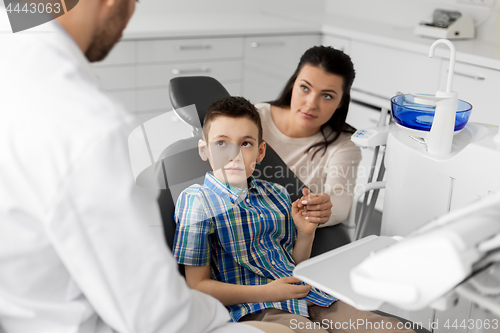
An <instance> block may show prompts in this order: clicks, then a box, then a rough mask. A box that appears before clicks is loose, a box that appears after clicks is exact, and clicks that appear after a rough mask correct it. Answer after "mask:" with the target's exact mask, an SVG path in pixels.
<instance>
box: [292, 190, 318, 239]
mask: <svg viewBox="0 0 500 333" xmlns="http://www.w3.org/2000/svg"><path fill="white" fill-rule="evenodd" d="M302 200H303V199H297V200H295V202H294V203H293V204H292V218H293V223H295V226H296V227H297V229H298V231H299V233H302V234H305V235H308V236H312V235H314V233H315V232H316V228H317V227H318V223H316V222H312V221H310V220H309V216H307V215H306V214H307V210H306V207H307V206H302V208H299V203H300V202H301V201H302ZM304 213H306V214H304Z"/></svg>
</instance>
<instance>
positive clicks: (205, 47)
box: [175, 44, 212, 51]
mask: <svg viewBox="0 0 500 333" xmlns="http://www.w3.org/2000/svg"><path fill="white" fill-rule="evenodd" d="M211 48H212V45H209V44H205V45H176V46H175V50H176V51H191V50H209V49H211Z"/></svg>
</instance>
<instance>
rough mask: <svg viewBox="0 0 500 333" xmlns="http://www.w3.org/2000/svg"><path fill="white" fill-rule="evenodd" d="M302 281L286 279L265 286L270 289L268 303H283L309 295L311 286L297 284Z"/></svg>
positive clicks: (292, 278) (291, 278)
mask: <svg viewBox="0 0 500 333" xmlns="http://www.w3.org/2000/svg"><path fill="white" fill-rule="evenodd" d="M300 282H302V281H301V280H299V279H297V278H294V277H291V276H290V277H284V278H281V279H277V280H274V281H273V282H269V283H268V284H266V285H265V287H266V288H267V289H268V290H267V293H268V296H269V301H268V302H282V301H286V300H289V299H295V298H304V297H306V296H307V294H309V290H310V289H311V286H310V285H303V284H295V283H300Z"/></svg>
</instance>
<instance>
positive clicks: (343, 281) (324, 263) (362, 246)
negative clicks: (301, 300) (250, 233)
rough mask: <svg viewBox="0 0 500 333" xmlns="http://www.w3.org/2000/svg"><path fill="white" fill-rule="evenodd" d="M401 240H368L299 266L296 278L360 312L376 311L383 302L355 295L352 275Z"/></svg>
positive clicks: (375, 237) (381, 238) (394, 238)
mask: <svg viewBox="0 0 500 333" xmlns="http://www.w3.org/2000/svg"><path fill="white" fill-rule="evenodd" d="M401 239H402V238H401V237H388V236H374V235H370V236H367V237H365V238H363V239H360V240H358V241H356V242H353V243H350V244H347V245H344V246H342V247H340V248H337V249H334V250H331V251H328V252H326V253H323V254H321V255H319V256H317V257H314V258H311V259H308V260H306V261H303V262H301V263H299V264H298V265H297V266H296V267H295V269H294V270H293V276H294V277H296V278H298V279H300V280H302V281H304V282H306V283H308V284H310V285H312V286H314V287H316V288H318V289H320V290H323V291H324V292H326V293H328V294H330V295H332V296H334V297H337V298H339V299H341V300H342V301H343V302H345V303H347V304H349V305H351V306H354V307H356V308H358V309H360V310H367V311H368V310H370V311H371V310H377V309H378V308H380V306H381V305H382V303H383V301H380V300H377V299H374V298H371V297H367V296H363V295H360V294H359V293H356V292H355V291H354V290H353V288H352V286H351V277H350V272H351V270H352V269H354V268H355V267H356V266H358V265H359V264H360V263H361V262H362V261H363V260H365V259H366V258H367V257H369V256H370V255H372V253H374V252H377V251H379V250H381V249H384V248H387V247H389V246H391V245H393V244H396V243H397V242H398V241H399V240H401Z"/></svg>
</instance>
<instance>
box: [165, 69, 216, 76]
mask: <svg viewBox="0 0 500 333" xmlns="http://www.w3.org/2000/svg"><path fill="white" fill-rule="evenodd" d="M208 72H210V68H208V67H201V68H188V69H177V68H174V69H172V74H174V75H183V74H196V73H208Z"/></svg>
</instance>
